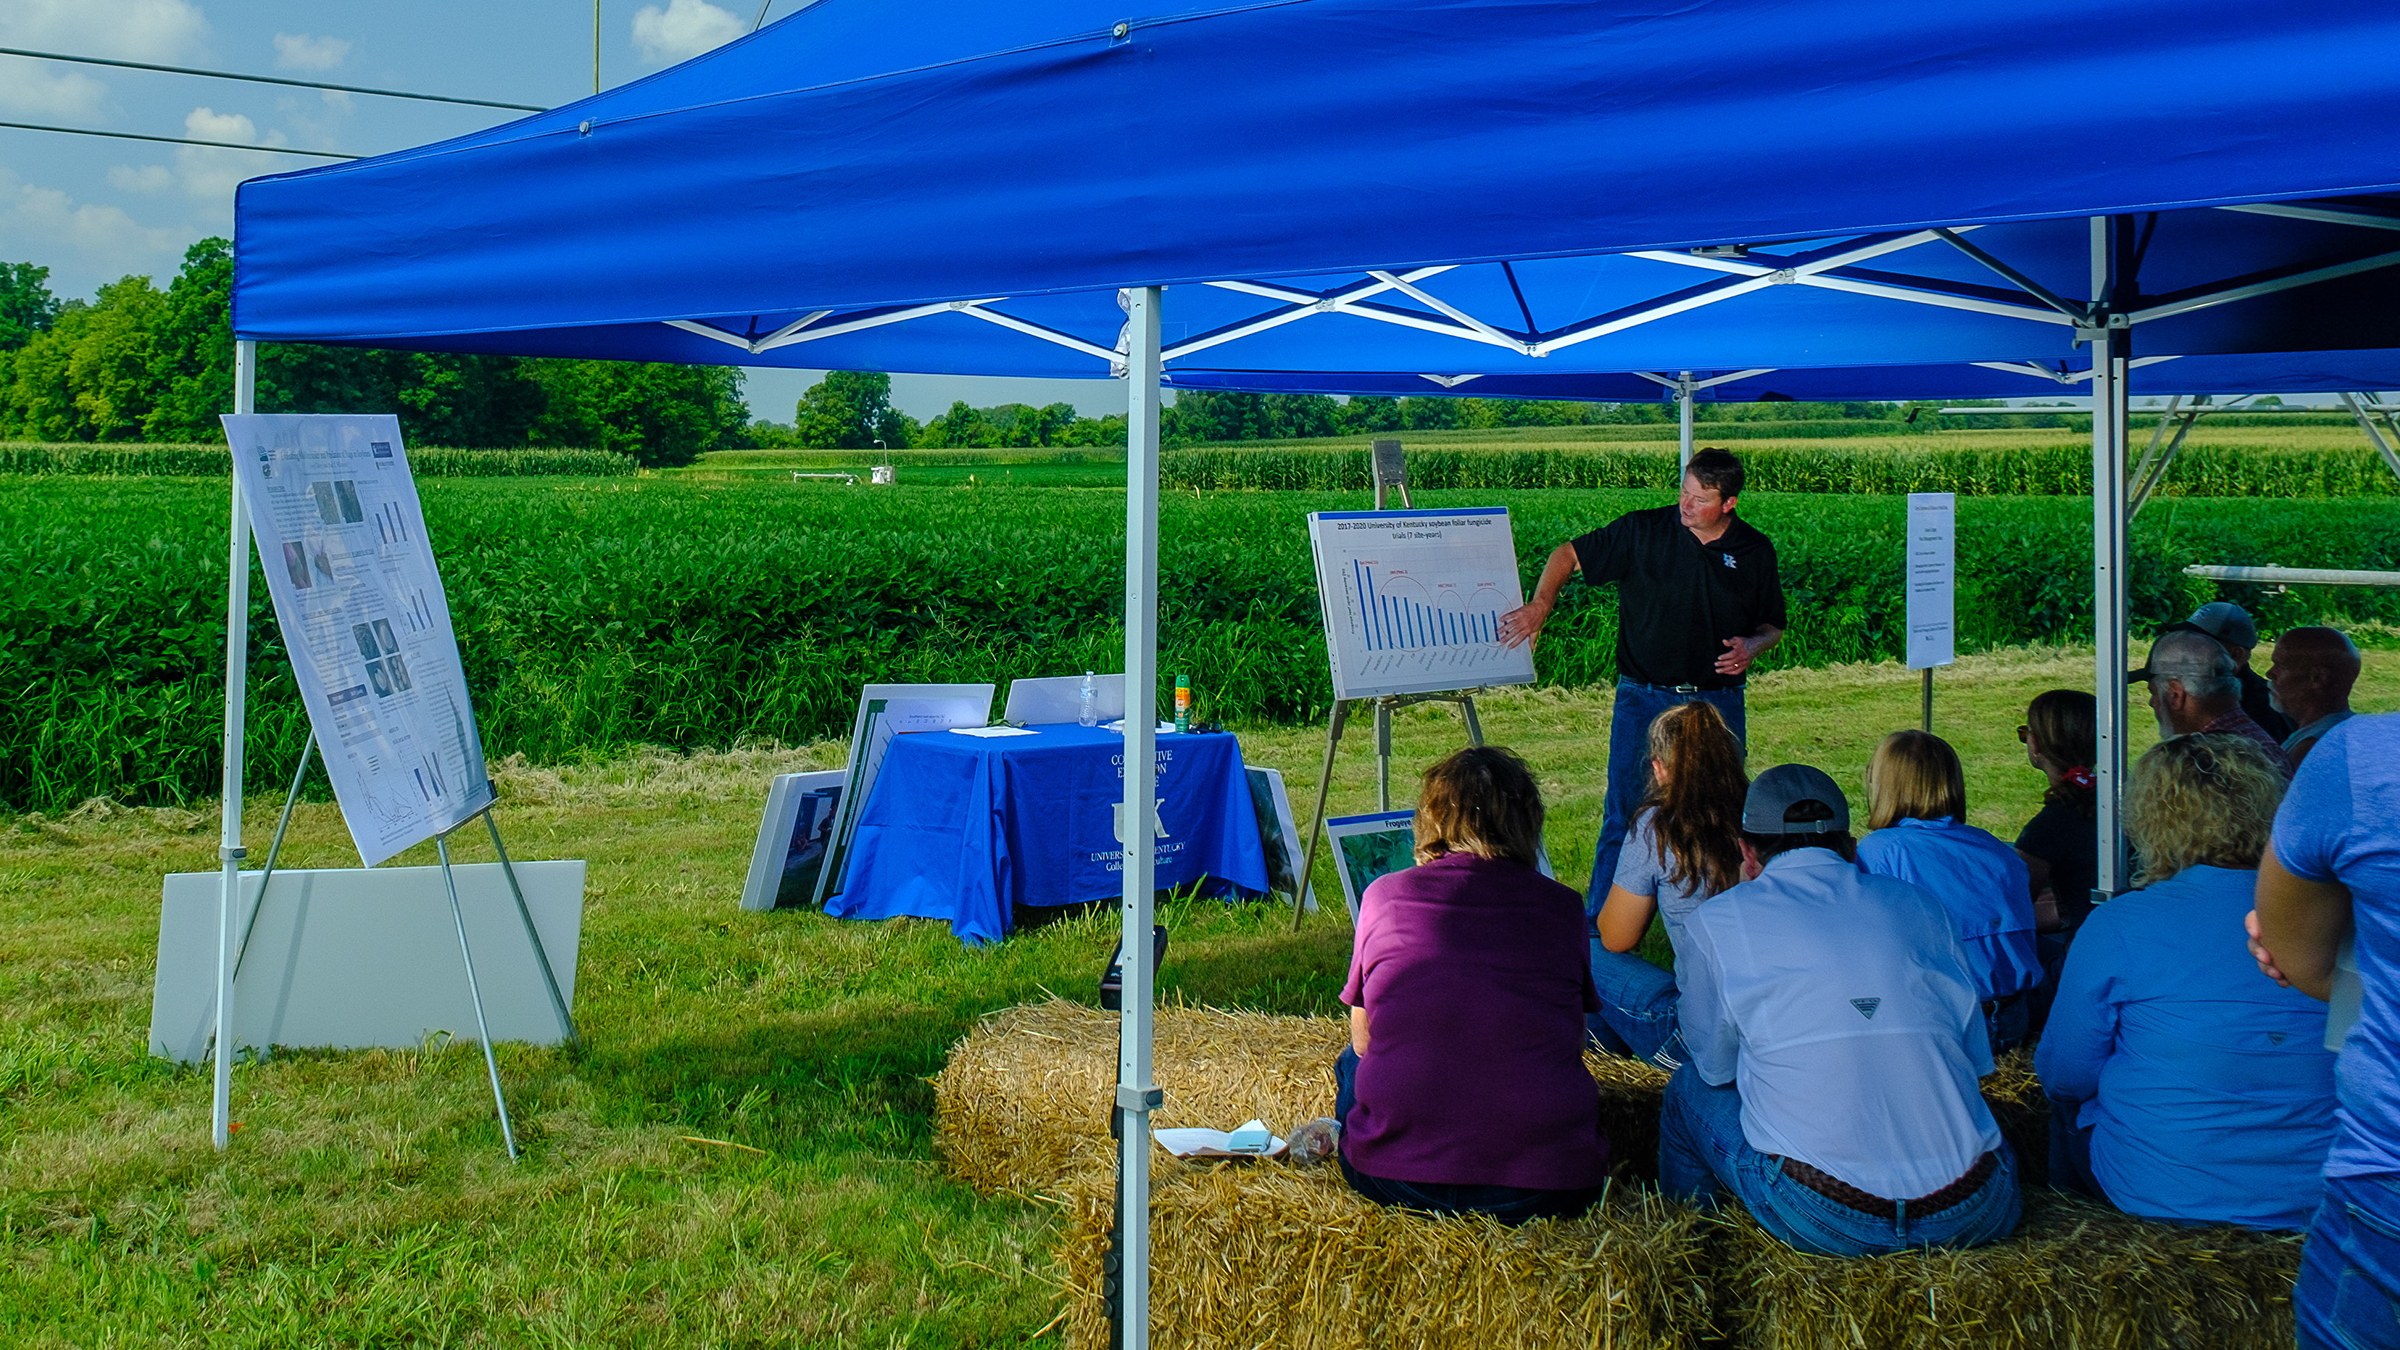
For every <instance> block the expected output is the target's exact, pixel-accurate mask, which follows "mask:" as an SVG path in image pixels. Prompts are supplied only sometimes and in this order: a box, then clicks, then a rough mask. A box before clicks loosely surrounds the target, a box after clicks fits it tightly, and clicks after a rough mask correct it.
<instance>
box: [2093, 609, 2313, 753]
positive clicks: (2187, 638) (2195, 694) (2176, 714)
mask: <svg viewBox="0 0 2400 1350" xmlns="http://www.w3.org/2000/svg"><path fill="white" fill-rule="evenodd" d="M2240 670H2241V667H2240V664H2239V663H2237V662H2236V661H2235V660H2234V659H2233V653H2231V652H2229V651H2227V650H2225V645H2224V644H2223V643H2221V642H2219V641H2217V640H2216V639H2215V638H2213V637H2210V636H2209V635H2208V634H2206V633H2204V632H2201V631H2199V630H2198V629H2194V628H2178V629H2169V630H2168V631H2167V632H2165V633H2163V634H2161V635H2160V636H2159V639H2158V641H2157V643H2156V644H2154V645H2153V646H2152V647H2151V648H2150V662H2149V664H2148V665H2145V666H2143V667H2142V668H2141V669H2140V670H2134V671H2127V672H2126V675H2125V678H2126V679H2127V680H2146V681H2148V682H2149V684H2150V711H2151V713H2152V714H2153V715H2155V716H2156V717H2157V718H2158V736H2159V739H2160V740H2171V739H2173V738H2174V737H2177V736H2191V735H2195V734H2199V733H2214V734H2223V735H2229V736H2247V737H2249V738H2250V739H2251V740H2253V741H2256V742H2257V743H2258V748H2259V749H2261V750H2264V751H2266V753H2267V758H2268V759H2269V760H2272V761H2273V762H2274V764H2275V766H2276V767H2277V768H2279V769H2281V770H2283V776H2284V777H2286V778H2289V777H2291V776H2292V761H2291V757H2290V756H2288V755H2286V754H2284V753H2283V745H2282V743H2281V742H2279V741H2277V740H2276V739H2275V738H2274V737H2273V736H2271V735H2269V734H2267V730H2266V728H2264V727H2261V726H2260V725H2259V724H2258V723H2256V722H2254V721H2252V720H2250V716H2249V714H2247V713H2244V712H2243V711H2242V681H2241V675H2240Z"/></svg>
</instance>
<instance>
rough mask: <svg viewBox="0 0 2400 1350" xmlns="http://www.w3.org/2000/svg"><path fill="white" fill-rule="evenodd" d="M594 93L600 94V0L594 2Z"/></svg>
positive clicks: (593, 0)
mask: <svg viewBox="0 0 2400 1350" xmlns="http://www.w3.org/2000/svg"><path fill="white" fill-rule="evenodd" d="M592 92H593V93H595V94H597V93H599V92H600V0H592Z"/></svg>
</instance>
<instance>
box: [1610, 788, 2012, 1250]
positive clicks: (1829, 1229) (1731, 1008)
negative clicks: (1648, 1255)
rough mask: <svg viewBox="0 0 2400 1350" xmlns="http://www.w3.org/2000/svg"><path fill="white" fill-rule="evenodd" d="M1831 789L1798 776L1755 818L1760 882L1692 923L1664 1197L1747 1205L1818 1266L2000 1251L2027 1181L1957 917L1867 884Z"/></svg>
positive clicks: (1706, 908)
mask: <svg viewBox="0 0 2400 1350" xmlns="http://www.w3.org/2000/svg"><path fill="white" fill-rule="evenodd" d="M1849 831H1850V804H1849V802H1848V801H1847V800H1846V799H1844V798H1843V796H1842V790H1841V789H1840V788H1838V787H1836V786H1834V783H1833V780H1832V779H1831V778H1828V777H1826V776H1825V774H1824V773H1822V772H1821V771H1819V770H1816V769H1812V768H1810V767H1808V766H1807V765H1804V764H1781V765H1777V766H1776V767H1775V768H1772V769H1769V770H1767V771H1766V772H1765V773H1763V774H1760V775H1759V776H1758V778H1757V779H1756V780H1755V781H1753V782H1752V783H1751V784H1750V792H1749V795H1748V796H1747V797H1746V798H1745V799H1744V801H1743V804H1742V875H1743V876H1744V877H1746V878H1748V880H1745V881H1744V882H1742V884H1740V885H1738V886H1736V887H1734V888H1733V889H1732V890H1729V891H1726V892H1725V893H1724V894H1722V895H1719V896H1717V897H1715V898H1714V899H1712V900H1710V901H1708V903H1706V904H1703V905H1701V906H1699V907H1697V908H1695V909H1694V910H1693V911H1692V912H1691V914H1690V915H1689V916H1688V917H1687V918H1686V919H1685V920H1684V936H1685V938H1686V939H1687V944H1686V949H1685V951H1684V953H1683V961H1682V963H1681V969H1682V971H1683V981H1684V982H1683V1001H1682V1005H1681V1008H1680V1018H1681V1024H1682V1030H1683V1038H1684V1044H1685V1047H1686V1049H1687V1050H1688V1051H1689V1052H1690V1054H1691V1059H1690V1060H1689V1061H1688V1062H1687V1063H1685V1065H1684V1066H1683V1067H1682V1068H1681V1069H1679V1070H1677V1071H1676V1073H1675V1076H1674V1077H1673V1078H1670V1079H1668V1080H1667V1093H1666V1100H1665V1102H1664V1104H1663V1106H1662V1109H1661V1111H1660V1113H1659V1145H1658V1180H1659V1188H1660V1189H1661V1190H1663V1191H1665V1192H1666V1193H1667V1194H1668V1195H1669V1196H1671V1197H1674V1198H1677V1199H1686V1200H1693V1201H1697V1202H1700V1203H1702V1204H1709V1203H1714V1202H1715V1201H1716V1200H1717V1198H1718V1197H1720V1196H1722V1195H1724V1194H1725V1193H1727V1192H1731V1193H1732V1194H1733V1195H1734V1196H1736V1197H1738V1198H1739V1199H1740V1201H1741V1202H1742V1204H1743V1205H1744V1206H1745V1207H1746V1208H1748V1209H1749V1211H1750V1213H1751V1215H1752V1217H1754V1218H1756V1219H1757V1220H1758V1222H1759V1225H1760V1226H1761V1227H1763V1228H1765V1229H1766V1230H1767V1231H1768V1232H1770V1233H1772V1234H1774V1235H1775V1236H1776V1237H1777V1238H1780V1239H1781V1240H1783V1241H1784V1242H1785V1243H1788V1244H1789V1245H1791V1246H1792V1247H1794V1248H1796V1249H1798V1250H1800V1251H1804V1252H1810V1253H1814V1254H1816V1255H1819V1256H1872V1255H1881V1254H1884V1253H1888V1252H1900V1251H1909V1250H1913V1249H1916V1248H1921V1247H1927V1246H1942V1247H1966V1246H1973V1245H1975V1244H1977V1243H1982V1242H1992V1241H1997V1240H1998V1239H2000V1238H2004V1237H2006V1236H2008V1234H2009V1233H2010V1232H2011V1231H2012V1230H2014V1229H2015V1228H2016V1226H2017V1218H2018V1215H2019V1212H2020V1208H2019V1207H2020V1201H2019V1197H2018V1193H2017V1166H2016V1159H2015V1157H2014V1156H2013V1155H2012V1154H2010V1152H2009V1149H2008V1144H2007V1143H2006V1142H2005V1141H2004V1140H2003V1139H2002V1138H2001V1137H2000V1128H1999V1126H1998V1124H1996V1123H1995V1122H1994V1121H1993V1119H1992V1112H1991V1108H1990V1107H1989V1106H1988V1105H1986V1104H1985V1103H1984V1100H1983V1095H1982V1093H1981V1092H1979V1091H1978V1090H1977V1086H1976V1080H1977V1079H1978V1078H1980V1077H1982V1076H1983V1075H1984V1074H1986V1073H1989V1072H1991V1069H1992V1048H1991V1041H1990V1038H1989V1037H1988V1036H1986V1035H1985V1033H1984V1029H1983V1014H1982V1010H1981V1008H1980V1006H1979V1004H1978V1001H1977V999H1976V997H1975V985H1974V982H1973V980H1972V978H1971V977H1970V976H1969V975H1968V973H1967V958H1966V953H1965V952H1964V951H1963V950H1962V949H1961V948H1960V947H1959V943H1958V933H1957V926H1956V925H1955V924H1954V923H1952V922H1951V919H1950V914H1949V912H1948V911H1947V910H1945V909H1943V908H1942V903H1941V902H1940V901H1939V900H1936V899H1934V898H1933V897H1932V896H1930V895H1927V894H1926V893H1925V892H1923V891H1921V890H1918V889H1917V888H1916V887H1914V886H1911V885H1909V884H1908V883H1906V882H1903V881H1895V880H1893V879H1892V878H1890V877H1879V876H1869V875H1867V874H1866V873H1864V872H1861V871H1859V870H1858V866H1857V863H1856V861H1855V859H1854V857H1853V851H1854V848H1855V846H1854V845H1853V844H1852V842H1851V839H1850V833H1849Z"/></svg>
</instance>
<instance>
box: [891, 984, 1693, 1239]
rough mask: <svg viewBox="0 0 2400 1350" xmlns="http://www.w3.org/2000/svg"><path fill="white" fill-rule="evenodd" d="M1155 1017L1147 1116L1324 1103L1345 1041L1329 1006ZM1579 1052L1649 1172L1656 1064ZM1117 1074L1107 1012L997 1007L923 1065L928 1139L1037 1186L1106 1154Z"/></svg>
mask: <svg viewBox="0 0 2400 1350" xmlns="http://www.w3.org/2000/svg"><path fill="white" fill-rule="evenodd" d="M1155 1027H1156V1030H1155V1035H1154V1039H1153V1041H1152V1050H1151V1055H1152V1065H1153V1072H1152V1077H1153V1078H1154V1080H1155V1081H1156V1082H1157V1083H1158V1085H1159V1086H1160V1088H1162V1089H1163V1090H1164V1092H1165V1094H1166V1101H1165V1103H1164V1104H1163V1105H1162V1106H1161V1107H1160V1109H1159V1110H1158V1111H1157V1112H1156V1113H1155V1114H1154V1115H1153V1116H1152V1117H1151V1123H1152V1124H1153V1125H1154V1126H1156V1127H1158V1128H1161V1129H1169V1128H1174V1127H1178V1126H1185V1125H1206V1126H1213V1127H1214V1128H1217V1129H1220V1130H1223V1129H1231V1128H1233V1127H1234V1126H1236V1125H1239V1124H1241V1123H1242V1122H1243V1121H1245V1120H1248V1119H1250V1118H1252V1117H1254V1116H1255V1117H1256V1118H1258V1119H1260V1120H1263V1121H1265V1122H1266V1123H1267V1126H1268V1128H1270V1129H1272V1130H1274V1131H1275V1132H1276V1133H1277V1134H1285V1133H1288V1132H1289V1131H1290V1130H1291V1128H1292V1127H1293V1126H1295V1125H1298V1124H1300V1123H1301V1122H1303V1121H1307V1120H1313V1119H1315V1118H1316V1117H1318V1116H1325V1115H1331V1114H1332V1113H1333V1061H1334V1057H1335V1056H1337V1055H1339V1054H1340V1053H1341V1052H1342V1047H1343V1046H1345V1045H1348V1044H1349V1043H1350V1024H1349V1023H1348V1022H1347V1021H1345V1020H1343V1019H1341V1018H1338V1017H1276V1016H1270V1015H1267V1014H1264V1013H1249V1012H1227V1011H1224V1010H1222V1009H1216V1008H1191V1007H1175V1006H1169V1007H1162V1008H1160V1009H1159V1010H1158V1015H1157V1019H1156V1023H1155ZM1584 1063H1585V1066H1586V1067H1587V1068H1589V1069H1590V1070H1591V1071H1592V1077H1593V1079H1594V1080H1595V1081H1596V1082H1598V1083H1599V1084H1600V1088H1601V1091H1600V1124H1601V1127H1602V1129H1603V1130H1604V1131H1605V1132H1606V1133H1607V1135H1608V1138H1609V1140H1610V1142H1611V1143H1612V1144H1613V1145H1614V1146H1615V1156H1616V1159H1617V1162H1618V1164H1619V1166H1620V1169H1623V1170H1627V1171H1629V1172H1630V1174H1631V1175H1635V1176H1641V1177H1645V1178H1648V1177H1655V1176H1656V1175H1657V1170H1658V1101H1659V1094H1660V1093H1662V1092H1664V1091H1665V1090H1666V1084H1667V1076H1666V1075H1665V1074H1663V1073H1661V1072H1659V1071H1658V1070H1657V1069H1656V1068H1654V1067H1652V1066H1651V1065H1648V1064H1645V1063H1641V1062H1638V1061H1633V1060H1625V1059H1619V1058H1616V1057H1615V1056H1611V1055H1588V1056H1586V1057H1585V1060H1584ZM1116 1081H1117V1016H1116V1014H1114V1013H1107V1012H1102V1011H1100V1010H1099V1009H1097V1008H1092V1007H1089V1006H1086V1005H1084V1004H1081V1003H1070V1002H1068V1001H1067V1000H1065V999H1051V1000H1049V1001H1048V1002H1044V1003H1031V1004H1026V1005H1024V1006H1022V1007H1016V1008H1007V1009H1004V1010H1002V1011H1000V1012H997V1013H994V1014H992V1015H991V1016H989V1017H986V1018H985V1019H983V1021H982V1022H981V1023H980V1024H979V1025H977V1027H976V1028H975V1030H974V1031H973V1032H972V1033H971V1034H969V1035H968V1036H967V1038H966V1039H964V1040H962V1041H960V1042H959V1043H958V1044H957V1045H956V1046H954V1047H952V1048H951V1051H950V1057H949V1060H948V1062H947V1063H946V1064H944V1065H943V1067H942V1071H941V1073H940V1074H939V1075H937V1076H936V1077H935V1078H934V1080H933V1086H934V1143H935V1146H936V1147H937V1148H939V1149H940V1150H941V1153H942V1157H943V1159H944V1161H945V1162H946V1163H948V1165H949V1168H950V1173H951V1175H953V1176H955V1177H957V1178H958V1179H959V1180H961V1181H964V1182H966V1183H967V1184H968V1185H970V1186H973V1187H974V1188H975V1189H977V1190H979V1191H982V1192H983V1193H985V1194H987V1195H990V1194H996V1193H999V1192H1003V1191H1011V1192H1016V1193H1019V1194H1025V1195H1039V1194H1042V1193H1044V1192H1046V1191H1047V1190H1049V1189H1050V1188H1052V1187H1053V1186H1055V1185H1056V1184H1057V1183H1058V1182H1059V1181H1060V1180H1062V1179H1064V1178H1065V1177H1067V1176H1069V1175H1070V1174H1072V1173H1075V1172H1077V1171H1079V1170H1083V1169H1084V1168H1087V1167H1090V1166H1093V1165H1096V1164H1102V1163H1105V1161H1106V1160H1107V1159H1110V1158H1113V1157H1114V1156H1115V1153H1116V1147H1115V1144H1114V1143H1113V1142H1112V1141H1111V1140H1110V1138H1109V1135H1108V1113H1109V1108H1110V1104H1111V1103H1112V1102H1114V1101H1115V1100H1116ZM1161 1156H1162V1157H1163V1156H1164V1155H1161Z"/></svg>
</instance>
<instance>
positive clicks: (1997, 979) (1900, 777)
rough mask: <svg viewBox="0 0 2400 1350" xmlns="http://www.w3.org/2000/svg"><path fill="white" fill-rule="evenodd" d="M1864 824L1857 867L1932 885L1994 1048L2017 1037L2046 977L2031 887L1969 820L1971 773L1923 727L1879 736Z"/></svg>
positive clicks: (2020, 864)
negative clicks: (2029, 999)
mask: <svg viewBox="0 0 2400 1350" xmlns="http://www.w3.org/2000/svg"><path fill="white" fill-rule="evenodd" d="M1867 828H1869V829H1871V830H1873V831H1874V833H1873V834H1870V835H1868V836H1867V837H1866V838H1864V839H1861V840H1860V841H1858V865H1859V867H1860V868H1861V869H1862V870H1864V871H1866V872H1869V873H1872V874H1873V875H1876V876H1884V877H1897V878H1898V879H1900V880H1902V881H1905V882H1907V883H1908V884H1909V885H1911V886H1915V887H1917V888H1918V889H1920V890H1924V891H1927V892H1930V893H1931V894H1932V895H1933V898H1934V899H1936V900H1939V901H1941V902H1942V908H1944V909H1946V910H1948V911H1950V917H1951V918H1952V919H1953V920H1955V921H1956V922H1957V924H1958V941H1959V945H1960V946H1961V947H1964V948H1965V949H1966V953H1967V973H1968V974H1969V975H1971V976H1973V977H1974V980H1975V996H1976V997H1977V998H1979V999H1981V1000H1982V1001H1983V1022H1984V1029H1985V1030H1987V1031H1989V1032H1990V1033H1991V1037H1992V1053H1993V1054H1995V1055H1996V1054H1999V1053H2000V1052H2001V1051H2003V1050H2007V1049H2010V1048H2012V1047H2014V1046H2016V1045H2017V1044H2019V1043H2020V1042H2022V1041H2023V1040H2024V1039H2025V1023H2026V1007H2025V996H2026V994H2027V993H2029V992H2031V991H2032V989H2033V987H2034V986H2035V985H2038V984H2040V983H2041V982H2042V963H2041V958H2040V955H2039V954H2038V953H2037V952H2036V951H2035V950H2034V937H2033V927H2034V924H2033V887H2032V885H2031V883H2030V882H2029V881H2028V880H2027V878H2026V875H2025V860H2024V859H2023V858H2020V857H2018V856H2017V851H2016V850H2015V849H2012V848H2010V847H2009V846H2008V845H2006V844H2003V843H2001V842H2000V841H1999V840H1998V839H1997V838H1995V837H1993V836H1992V835H1991V834H1990V833H1988V832H1986V831H1983V830H1979V829H1976V828H1975V827H1974V826H1972V825H1969V824H1968V823H1967V776H1966V772H1965V771H1964V770H1963V769H1961V768H1960V767H1959V763H1958V752H1956V751H1954V750H1952V749H1951V748H1950V743H1949V742H1947V741H1945V740H1943V739H1942V738H1941V737H1939V736H1936V735H1933V734H1932V733H1931V732H1925V731H1895V732H1893V733H1892V734H1891V735H1889V736H1886V737H1884V738H1883V743H1882V744H1881V745H1878V746H1876V747H1875V754H1874V757H1873V758H1871V759H1869V760H1868V761H1867Z"/></svg>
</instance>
